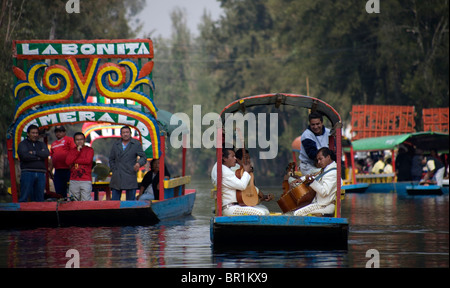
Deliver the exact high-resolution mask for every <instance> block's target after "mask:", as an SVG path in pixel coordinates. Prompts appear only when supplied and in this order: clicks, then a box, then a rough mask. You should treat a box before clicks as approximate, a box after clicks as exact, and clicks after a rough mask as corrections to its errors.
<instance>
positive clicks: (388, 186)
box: [366, 182, 449, 195]
mask: <svg viewBox="0 0 450 288" xmlns="http://www.w3.org/2000/svg"><path fill="white" fill-rule="evenodd" d="M418 184H419V183H418V182H387V183H370V184H369V187H368V188H367V190H366V193H397V194H399V195H408V191H407V189H406V188H407V187H409V186H419V185H418ZM441 191H442V193H443V194H448V192H449V189H448V186H443V187H441Z"/></svg>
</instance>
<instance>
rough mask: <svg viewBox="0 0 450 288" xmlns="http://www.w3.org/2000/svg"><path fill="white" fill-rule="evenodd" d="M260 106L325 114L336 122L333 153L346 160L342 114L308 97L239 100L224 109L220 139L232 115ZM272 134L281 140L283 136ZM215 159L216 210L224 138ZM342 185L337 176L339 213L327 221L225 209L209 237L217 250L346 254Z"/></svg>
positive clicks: (219, 203) (213, 221) (214, 219)
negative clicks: (233, 212)
mask: <svg viewBox="0 0 450 288" xmlns="http://www.w3.org/2000/svg"><path fill="white" fill-rule="evenodd" d="M259 105H264V106H273V107H275V108H277V109H278V108H279V107H280V106H281V105H287V106H293V107H301V108H306V109H311V110H312V111H318V112H321V113H322V114H323V115H324V116H325V117H326V118H327V119H328V120H329V121H330V122H331V125H332V127H333V129H332V136H330V139H329V140H330V141H329V146H330V149H332V150H333V151H335V152H336V158H337V159H340V158H341V155H342V148H341V138H342V136H341V135H342V134H341V127H342V125H341V117H340V115H339V113H338V112H337V111H336V110H335V109H334V108H333V107H331V106H330V105H329V104H327V103H326V102H324V101H322V100H320V99H317V98H314V97H309V96H303V95H296V94H285V93H277V94H264V95H256V96H250V97H246V98H241V99H238V100H236V101H234V102H232V103H230V104H229V105H227V106H226V107H225V108H224V109H223V110H222V112H221V114H220V117H221V120H222V123H223V125H220V126H219V128H218V131H217V135H222V134H223V128H222V127H225V126H226V124H225V123H226V120H227V118H228V117H229V116H231V115H234V114H235V113H239V112H240V113H242V114H244V113H247V112H249V109H250V108H251V107H254V106H259ZM274 114H275V113H274ZM236 125H237V124H236ZM258 125H259V124H258ZM248 131H249V133H250V131H252V133H253V132H254V131H256V129H250V128H249V129H248ZM270 136H271V137H272V136H274V137H278V135H270ZM249 137H253V138H255V137H256V136H255V135H251V136H250V135H249ZM219 138H221V137H219ZM219 138H218V139H219ZM271 139H272V138H271ZM220 140H223V139H220ZM225 141H226V140H225ZM227 143H230V142H227ZM238 148H239V147H238ZM216 157H217V179H218V183H217V188H216V189H217V195H216V198H217V206H216V207H222V143H221V141H219V140H218V143H217V150H216ZM337 175H341V163H340V161H337ZM280 182H281V180H280ZM341 185H342V183H341V179H340V177H338V179H337V192H336V193H337V195H339V197H336V206H335V207H336V209H335V213H334V215H327V216H325V217H319V216H290V215H286V214H282V213H278V212H272V213H271V214H270V215H269V216H254V215H244V216H231V217H230V216H223V215H222V209H220V208H217V209H216V215H215V216H214V217H212V218H211V224H210V238H211V242H212V244H213V248H214V249H216V250H226V249H248V248H250V249H264V250H268V249H269V250H273V249H283V250H285V249H292V248H293V249H321V250H346V249H347V247H348V228H349V226H348V220H347V219H346V218H343V217H341V197H342V196H343V195H342V193H341V192H342V191H341ZM280 190H281V188H280ZM280 239H282V240H280Z"/></svg>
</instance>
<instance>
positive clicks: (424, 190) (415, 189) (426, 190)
mask: <svg viewBox="0 0 450 288" xmlns="http://www.w3.org/2000/svg"><path fill="white" fill-rule="evenodd" d="M406 192H407V193H408V195H442V194H443V192H442V188H441V187H439V186H437V185H428V186H425V185H410V186H406Z"/></svg>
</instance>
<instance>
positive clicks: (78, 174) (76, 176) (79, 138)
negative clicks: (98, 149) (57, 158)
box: [66, 132, 94, 201]
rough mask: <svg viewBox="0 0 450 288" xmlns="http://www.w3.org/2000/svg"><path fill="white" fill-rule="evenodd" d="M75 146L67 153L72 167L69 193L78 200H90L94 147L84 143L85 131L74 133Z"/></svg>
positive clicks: (67, 162)
mask: <svg viewBox="0 0 450 288" xmlns="http://www.w3.org/2000/svg"><path fill="white" fill-rule="evenodd" d="M73 139H74V140H75V145H76V147H75V148H72V149H71V150H70V152H69V155H67V158H66V164H67V165H68V166H69V167H70V184H69V194H70V196H72V197H74V198H75V200H77V201H90V200H92V198H91V192H92V163H93V159H94V149H92V148H91V147H88V146H86V145H84V143H85V141H86V138H85V136H84V134H83V133H81V132H77V133H75V135H73Z"/></svg>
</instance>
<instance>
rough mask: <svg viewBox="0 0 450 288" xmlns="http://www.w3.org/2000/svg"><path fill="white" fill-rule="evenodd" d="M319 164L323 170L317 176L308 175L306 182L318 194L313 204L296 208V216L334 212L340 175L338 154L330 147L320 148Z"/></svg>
mask: <svg viewBox="0 0 450 288" xmlns="http://www.w3.org/2000/svg"><path fill="white" fill-rule="evenodd" d="M317 164H318V166H319V167H320V168H321V169H322V172H321V173H320V174H319V175H318V176H317V177H316V178H313V177H312V176H311V175H306V179H305V182H304V183H305V184H309V186H310V187H311V188H312V189H313V190H314V191H316V196H315V197H314V199H313V201H312V202H311V204H309V205H307V206H305V207H303V208H300V209H297V210H295V211H294V216H306V215H308V214H321V215H324V214H333V213H334V207H335V203H336V192H337V177H338V175H337V164H336V156H335V155H334V153H333V151H331V150H330V149H329V148H327V147H323V148H320V149H319V151H318V152H317Z"/></svg>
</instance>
